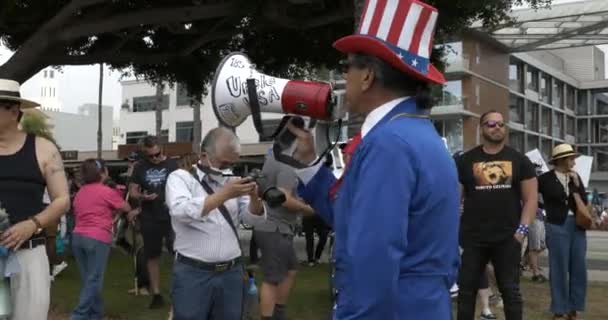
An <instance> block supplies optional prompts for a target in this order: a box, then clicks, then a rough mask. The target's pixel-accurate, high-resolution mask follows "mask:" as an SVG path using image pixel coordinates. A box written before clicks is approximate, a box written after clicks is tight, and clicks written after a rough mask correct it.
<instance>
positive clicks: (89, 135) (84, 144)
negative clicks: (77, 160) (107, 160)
mask: <svg viewBox="0 0 608 320" xmlns="http://www.w3.org/2000/svg"><path fill="white" fill-rule="evenodd" d="M97 110H98V108H97V105H96V104H84V105H81V106H80V107H78V113H68V112H60V111H53V110H47V109H42V112H44V114H46V115H47V116H48V120H47V121H48V122H49V124H50V125H51V126H52V128H53V137H54V138H55V140H56V141H57V143H58V144H59V147H61V150H64V151H79V152H84V151H95V150H97V128H98V120H97V119H98V116H97V112H98V111H97ZM113 113H114V108H113V107H111V106H103V108H102V149H103V150H113V147H112V128H113V121H112V117H113Z"/></svg>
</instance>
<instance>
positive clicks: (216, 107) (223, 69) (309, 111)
mask: <svg viewBox="0 0 608 320" xmlns="http://www.w3.org/2000/svg"><path fill="white" fill-rule="evenodd" d="M250 84H253V85H254V86H255V88H252V86H251V85H250ZM211 101H212V105H213V111H214V113H215V116H216V117H217V119H218V121H219V122H220V123H221V124H222V125H224V126H227V127H238V126H239V125H240V124H241V123H243V122H244V121H245V120H246V119H247V117H248V116H249V115H252V116H253V117H254V124H255V125H256V129H258V132H259V131H260V129H259V128H258V123H256V122H259V119H256V117H259V112H272V113H281V114H293V115H300V116H306V117H310V118H312V119H316V120H332V119H338V118H341V117H342V116H343V114H342V112H341V111H340V110H337V108H335V103H334V101H335V99H334V97H333V94H332V88H331V85H330V84H329V83H323V82H312V81H301V80H288V79H281V78H276V77H273V76H269V75H266V74H263V73H260V72H258V71H257V70H256V69H255V65H254V64H253V63H251V61H250V59H249V58H248V57H247V55H245V54H243V53H241V52H234V53H232V54H230V55H228V56H226V57H225V58H224V59H223V60H222V62H221V63H220V65H219V66H218V68H217V70H216V72H215V78H214V79H213V84H212V86H211ZM256 113H258V114H257V115H256ZM256 120H257V121H256ZM259 125H260V126H261V123H260V124H259ZM259 133H260V134H261V132H259Z"/></svg>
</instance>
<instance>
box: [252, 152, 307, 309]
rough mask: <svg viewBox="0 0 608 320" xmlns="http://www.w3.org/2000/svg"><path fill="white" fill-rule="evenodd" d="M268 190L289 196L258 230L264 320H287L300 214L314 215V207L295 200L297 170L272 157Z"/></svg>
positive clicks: (264, 171)
mask: <svg viewBox="0 0 608 320" xmlns="http://www.w3.org/2000/svg"><path fill="white" fill-rule="evenodd" d="M262 174H263V176H264V178H265V184H266V185H265V186H264V187H265V188H268V187H271V186H275V187H277V188H279V189H281V190H282V191H283V192H284V193H285V195H286V196H287V200H286V201H285V202H283V204H282V205H281V206H277V207H274V208H272V207H271V208H270V209H269V210H268V218H267V220H266V221H264V222H263V223H260V224H259V225H257V226H256V227H255V231H254V232H255V239H256V241H257V243H258V246H259V247H260V250H261V252H262V260H261V268H262V272H263V273H264V282H263V283H262V288H261V291H260V299H261V303H260V311H261V314H262V319H263V320H266V319H275V320H283V319H286V318H285V317H286V312H285V305H286V304H287V299H288V297H289V292H290V291H291V288H292V286H293V284H294V282H295V278H296V266H297V264H298V259H297V257H296V252H295V250H294V247H293V237H294V230H295V227H296V223H297V216H298V214H300V213H303V214H309V215H312V214H314V211H313V210H312V208H311V207H309V206H308V205H306V204H305V203H304V202H302V201H300V200H298V199H297V198H295V197H293V194H294V193H295V190H296V188H297V186H298V178H297V176H296V174H295V170H294V169H293V168H292V167H290V166H288V165H286V164H283V163H281V162H279V161H277V160H276V159H275V158H274V156H273V155H272V153H270V154H268V155H267V156H266V162H264V167H263V168H262Z"/></svg>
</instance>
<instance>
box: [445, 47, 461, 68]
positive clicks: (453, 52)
mask: <svg viewBox="0 0 608 320" xmlns="http://www.w3.org/2000/svg"><path fill="white" fill-rule="evenodd" d="M445 49H446V53H447V55H446V57H445V58H446V61H447V62H448V64H449V63H454V62H456V61H460V60H462V42H450V43H446V44H445Z"/></svg>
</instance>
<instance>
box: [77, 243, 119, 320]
mask: <svg viewBox="0 0 608 320" xmlns="http://www.w3.org/2000/svg"><path fill="white" fill-rule="evenodd" d="M72 241H73V243H72V252H73V254H74V258H76V262H77V263H78V269H79V270H80V278H81V282H82V288H81V289H80V301H79V303H78V306H77V307H76V309H74V311H73V312H72V317H71V320H80V319H83V320H84V319H90V320H97V319H103V301H102V299H101V288H102V287H103V276H104V273H105V270H106V264H107V262H108V256H109V255H110V245H109V244H108V243H105V242H101V241H99V240H95V239H92V238H87V237H83V236H81V235H78V234H73V235H72Z"/></svg>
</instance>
